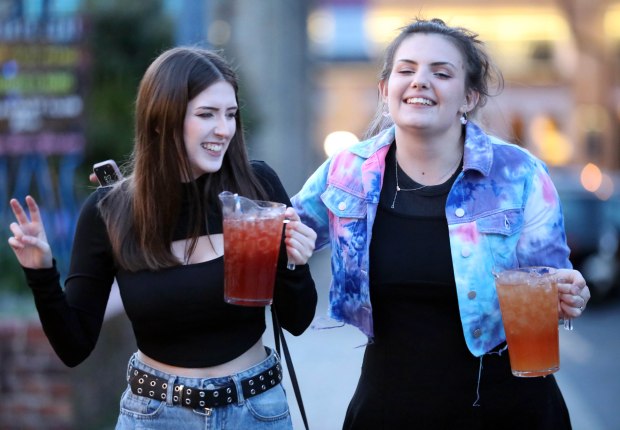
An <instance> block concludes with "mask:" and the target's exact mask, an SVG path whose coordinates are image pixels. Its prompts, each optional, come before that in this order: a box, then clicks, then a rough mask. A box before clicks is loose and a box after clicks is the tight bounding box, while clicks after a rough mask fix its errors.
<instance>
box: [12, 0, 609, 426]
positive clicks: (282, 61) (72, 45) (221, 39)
mask: <svg viewBox="0 0 620 430" xmlns="http://www.w3.org/2000/svg"><path fill="white" fill-rule="evenodd" d="M415 17H423V18H433V17H439V18H442V19H443V20H444V21H446V22H447V23H448V24H451V25H459V26H464V27H467V28H469V29H471V30H473V31H475V32H477V33H479V35H480V38H481V39H482V40H484V41H485V42H486V44H487V47H488V49H489V51H490V53H491V55H492V57H493V58H494V60H495V61H496V63H497V64H498V66H499V67H500V69H501V70H502V72H503V73H504V78H505V88H504V90H503V91H502V92H501V93H499V94H498V95H497V96H496V97H493V98H491V99H490V100H489V103H488V104H487V106H486V107H485V108H484V109H483V110H482V111H481V112H480V113H479V114H478V117H477V118H475V120H476V121H477V122H479V123H480V124H481V125H483V127H485V128H486V129H487V130H488V131H489V132H491V133H493V134H496V135H498V136H500V137H502V138H504V139H506V140H509V141H511V142H514V143H516V144H519V145H521V146H523V147H525V148H527V149H529V150H530V151H532V152H533V153H534V154H536V155H537V156H538V157H540V158H541V159H543V160H544V161H545V162H546V163H547V164H548V166H549V168H550V171H551V175H552V177H553V179H554V182H555V184H556V186H557V188H558V190H559V192H560V194H561V198H562V202H563V205H564V211H565V217H566V230H567V235H568V240H569V245H570V246H571V249H572V256H571V258H572V261H573V263H574V264H575V266H576V267H577V268H579V269H580V270H582V272H583V273H584V275H585V276H586V279H587V280H588V284H589V286H590V288H591V289H592V292H593V300H592V302H591V305H590V306H589V309H588V311H587V312H586V313H585V315H584V316H583V317H582V318H580V319H579V320H577V321H576V322H575V326H576V330H575V331H573V332H562V335H561V359H562V370H561V371H560V372H559V373H558V380H559V382H560V386H561V388H562V390H563V392H564V394H565V397H566V400H567V403H568V404H569V409H570V410H571V416H572V419H573V424H574V428H575V429H577V430H580V429H588V430H591V429H594V430H597V429H618V428H620V418H619V414H618V413H617V405H618V404H619V401H620V365H619V364H618V363H620V360H619V359H620V337H619V336H618V334H617V333H618V329H620V303H619V302H620V300H619V294H618V290H619V286H620V278H619V276H618V270H619V267H620V264H619V262H620V247H619V246H618V238H619V237H620V236H619V231H620V197H619V195H620V194H619V193H620V189H619V188H618V187H620V176H618V173H617V171H618V168H619V167H620V135H619V133H620V130H619V123H620V69H619V67H620V1H612V0H520V1H516V0H515V1H510V0H502V1H494V2H488V1H484V0H472V1H467V0H458V1H456V0H432V1H411V0H407V1H405V0H313V1H312V0H306V1H298V0H261V1H256V0H140V1H135V2H132V1H121V0H0V67H1V69H0V70H1V78H0V233H1V234H0V236H1V237H2V240H3V241H5V240H6V238H7V237H8V236H9V230H8V225H9V223H10V222H11V221H12V214H11V213H10V209H9V206H8V201H9V198H11V197H17V198H19V199H23V197H24V196H25V195H26V194H29V193H30V194H32V195H34V196H35V197H36V198H38V200H39V202H40V204H41V207H42V212H43V217H44V221H45V223H46V226H47V229H48V235H49V239H50V242H51V243H52V246H53V249H54V255H55V257H56V259H57V262H58V267H59V268H60V270H61V272H62V275H65V274H66V270H67V266H68V258H69V253H70V249H71V240H72V236H73V229H74V225H75V221H76V218H77V215H78V212H79V208H80V206H81V203H82V202H83V200H84V198H85V197H86V196H87V195H88V194H89V193H90V192H92V190H93V186H92V185H91V184H90V183H89V182H88V174H89V172H90V171H91V169H92V165H93V163H95V162H98V161H101V160H105V159H108V158H113V159H115V160H116V161H117V162H118V163H119V164H120V165H121V167H122V165H123V162H124V161H126V160H127V158H128V156H129V153H130V151H131V147H132V128H133V117H132V115H133V100H134V97H135V93H136V89H137V85H138V83H139V80H140V78H141V76H142V74H143V72H144V70H145V69H146V67H147V66H148V64H149V63H150V62H151V61H152V60H153V59H154V58H155V57H156V56H157V55H158V54H159V53H160V52H161V51H162V50H164V49H167V48H169V47H172V46H175V45H200V46H204V47H209V48H212V49H216V50H222V52H223V54H224V56H225V57H226V58H227V59H228V60H229V61H230V62H231V63H232V64H233V65H235V67H236V68H237V70H238V72H239V74H240V77H241V99H242V100H241V101H242V109H243V115H244V119H245V128H246V132H247V141H248V146H249V152H250V155H251V157H252V158H255V159H263V160H265V161H267V162H268V163H269V164H270V165H271V166H272V167H274V169H275V170H276V171H277V172H278V173H279V174H280V177H281V178H282V180H283V182H284V184H285V186H286V188H287V191H288V192H289V194H291V195H293V194H294V193H295V192H296V191H297V190H299V188H300V187H301V185H302V184H303V182H304V180H305V179H306V178H307V177H308V175H309V174H310V173H312V171H314V169H315V168H316V167H317V166H318V165H319V164H320V163H321V162H322V161H323V160H324V159H325V158H326V157H327V156H328V155H329V154H331V153H333V152H334V151H337V150H339V149H340V148H343V147H346V146H347V145H350V144H352V143H354V142H356V141H358V140H359V139H360V138H361V136H362V135H363V133H364V131H365V128H366V125H367V124H368V122H369V121H370V119H371V117H372V115H373V113H374V111H375V109H376V106H377V101H378V98H377V87H376V84H377V75H378V72H379V69H380V67H381V54H382V51H383V49H384V47H385V46H386V44H387V43H388V42H389V41H390V40H391V39H392V38H393V37H394V36H395V35H396V34H397V32H398V28H399V27H401V26H403V25H405V24H406V23H408V22H409V21H410V20H411V19H413V18H415ZM5 243H6V242H5ZM311 264H312V267H313V273H314V274H315V278H316V280H317V288H318V289H319V294H320V298H321V299H320V301H319V306H318V308H317V315H318V316H321V315H324V314H325V312H326V308H327V305H326V298H327V290H328V287H329V270H330V269H329V263H328V255H327V252H322V253H318V254H317V255H316V256H315V257H313V259H312V260H311ZM270 339H271V338H270V335H268V334H266V336H265V340H266V342H267V343H269V340H270ZM363 342H364V339H363V338H362V337H361V335H360V334H359V333H357V332H356V331H355V330H351V329H349V328H347V327H345V328H340V329H334V330H314V329H310V330H308V332H307V333H306V334H304V335H303V336H302V337H300V338H291V349H292V353H293V359H294V361H295V363H296V366H297V367H299V369H297V372H298V374H299V377H300V383H301V385H302V390H303V393H304V402H305V404H306V410H307V411H308V414H309V418H310V424H311V426H312V427H313V428H315V429H319V430H331V429H338V428H340V425H341V422H342V417H343V416H344V412H345V409H346V405H347V403H348V400H349V398H350V396H351V394H352V393H353V390H354V388H355V383H356V380H357V376H358V375H359V364H360V362H361V354H362V352H363V348H358V346H359V345H361V344H362V343H363ZM134 350H135V342H134V340H133V335H132V333H131V329H130V326H129V323H128V321H127V318H126V317H125V315H124V314H123V312H122V306H121V305H120V304H119V302H118V297H117V296H114V295H113V297H112V298H111V301H110V306H109V310H108V316H107V319H106V322H105V326H104V329H103V331H102V335H101V339H100V341H99V344H98V346H97V348H96V350H95V352H94V353H93V355H92V356H91V357H90V358H89V359H88V360H87V361H86V362H84V363H83V364H82V365H80V366H79V367H78V368H76V369H67V368H65V367H64V366H63V365H62V364H61V363H60V361H59V360H58V359H57V358H56V357H55V356H54V354H53V352H52V351H51V349H50V348H49V345H48V344H47V341H46V339H45V336H44V334H43V333H42V331H41V329H40V324H39V322H38V318H37V316H36V312H35V310H34V305H33V302H32V298H31V295H30V293H29V291H28V290H27V287H26V286H25V282H24V281H23V275H22V273H21V270H20V268H19V267H18V265H17V263H16V261H15V258H14V256H13V255H12V252H11V251H10V249H9V247H8V246H6V245H4V246H0V394H1V395H2V401H1V402H0V429H89V430H90V429H111V428H113V427H114V423H115V420H116V417H117V414H118V400H119V397H120V394H121V392H122V390H123V388H124V386H125V381H124V372H125V365H126V361H127V358H128V356H129V354H130V353H131V352H133V351H134ZM289 393H290V398H291V406H292V409H293V410H294V418H295V424H296V426H300V421H299V416H298V412H297V411H296V405H295V404H294V403H295V402H294V396H293V395H292V390H289ZM296 428H297V427H296ZM299 428H301V427H299Z"/></svg>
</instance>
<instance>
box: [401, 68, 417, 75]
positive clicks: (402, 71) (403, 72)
mask: <svg viewBox="0 0 620 430" xmlns="http://www.w3.org/2000/svg"><path fill="white" fill-rule="evenodd" d="M398 73H399V74H401V75H412V74H413V73H415V70H412V69H401V70H399V71H398Z"/></svg>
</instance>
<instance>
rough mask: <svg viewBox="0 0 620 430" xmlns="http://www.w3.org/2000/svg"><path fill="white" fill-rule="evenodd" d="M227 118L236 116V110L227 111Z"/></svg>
mask: <svg viewBox="0 0 620 430" xmlns="http://www.w3.org/2000/svg"><path fill="white" fill-rule="evenodd" d="M226 116H227V117H228V119H235V118H236V117H237V112H229V113H227V114H226Z"/></svg>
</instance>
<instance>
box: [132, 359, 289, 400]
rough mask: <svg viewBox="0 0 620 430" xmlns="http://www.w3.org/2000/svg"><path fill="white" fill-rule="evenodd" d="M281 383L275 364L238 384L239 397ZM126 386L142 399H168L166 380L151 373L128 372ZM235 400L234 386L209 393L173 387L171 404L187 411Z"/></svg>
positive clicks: (279, 371) (222, 387)
mask: <svg viewBox="0 0 620 430" xmlns="http://www.w3.org/2000/svg"><path fill="white" fill-rule="evenodd" d="M281 381H282V366H280V364H279V363H276V364H275V365H274V366H273V367H271V368H269V369H267V370H265V371H264V372H262V373H259V374H258V375H255V376H252V377H251V378H245V379H242V380H241V388H242V391H243V397H244V398H246V399H247V398H248V397H252V396H256V395H258V394H261V393H264V392H265V391H267V390H269V389H270V388H273V387H275V386H276V385H278V384H279V383H280V382H281ZM128 382H129V386H130V387H131V392H132V393H134V394H136V395H138V396H142V397H149V398H151V399H156V400H160V401H163V402H165V401H166V400H167V397H168V380H166V379H164V378H160V377H158V376H155V375H153V374H151V373H148V372H145V371H143V370H140V369H136V368H135V367H133V366H131V367H130V368H129V379H128ZM238 399H239V395H238V393H237V386H236V385H235V383H234V382H232V381H231V382H229V383H228V384H226V385H222V386H219V387H217V388H213V389H208V388H206V389H198V388H194V387H186V386H184V385H182V384H175V385H174V387H173V389H172V404H174V405H181V406H186V407H188V408H192V409H197V408H207V409H210V408H216V407H218V406H226V405H229V404H233V403H236V402H237V401H238Z"/></svg>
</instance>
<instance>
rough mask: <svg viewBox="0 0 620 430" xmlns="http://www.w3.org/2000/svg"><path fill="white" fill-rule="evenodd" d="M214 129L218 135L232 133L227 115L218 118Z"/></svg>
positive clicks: (225, 135)
mask: <svg viewBox="0 0 620 430" xmlns="http://www.w3.org/2000/svg"><path fill="white" fill-rule="evenodd" d="M214 131H215V134H216V135H217V136H221V137H228V136H229V135H230V128H229V126H228V121H227V119H226V117H224V116H221V117H219V118H218V120H217V123H216V124H215V130H214Z"/></svg>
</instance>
